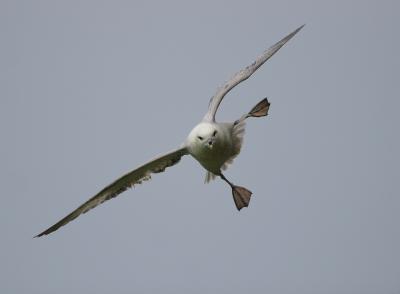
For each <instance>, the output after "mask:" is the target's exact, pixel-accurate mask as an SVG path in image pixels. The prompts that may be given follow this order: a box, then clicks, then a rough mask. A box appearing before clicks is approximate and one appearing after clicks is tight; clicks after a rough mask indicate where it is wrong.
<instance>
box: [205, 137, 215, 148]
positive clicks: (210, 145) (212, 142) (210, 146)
mask: <svg viewBox="0 0 400 294" xmlns="http://www.w3.org/2000/svg"><path fill="white" fill-rule="evenodd" d="M206 146H207V148H209V149H212V148H213V147H214V140H213V138H210V139H208V140H207V142H206Z"/></svg>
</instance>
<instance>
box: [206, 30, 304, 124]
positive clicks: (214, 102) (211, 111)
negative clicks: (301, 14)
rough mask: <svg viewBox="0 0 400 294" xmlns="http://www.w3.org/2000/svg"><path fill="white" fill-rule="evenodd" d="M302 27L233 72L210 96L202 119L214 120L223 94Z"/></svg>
mask: <svg viewBox="0 0 400 294" xmlns="http://www.w3.org/2000/svg"><path fill="white" fill-rule="evenodd" d="M303 27H304V25H302V26H301V27H299V28H297V29H296V30H294V31H293V32H291V33H290V34H289V35H287V36H286V37H284V38H283V39H282V40H280V41H279V42H278V43H276V44H275V45H273V46H272V47H270V48H268V49H267V50H265V51H264V52H263V53H262V54H261V55H260V56H258V58H257V59H256V60H255V61H254V62H253V63H252V64H250V65H249V66H247V67H245V68H244V69H242V70H241V71H239V72H237V73H236V74H234V75H233V77H232V78H231V79H230V80H229V81H227V82H226V83H225V84H224V85H222V87H220V88H219V89H218V90H217V92H216V93H215V95H214V96H213V97H212V98H211V100H210V104H209V105H208V111H207V113H206V115H205V116H204V118H203V120H205V121H212V122H213V121H215V113H216V112H217V109H218V106H219V104H220V103H221V101H222V99H223V98H224V96H225V95H226V94H227V93H228V92H229V91H230V90H232V89H233V88H234V87H235V86H237V85H238V84H240V83H241V82H243V81H245V80H247V79H248V78H249V77H250V76H251V75H252V74H253V73H254V72H255V71H256V70H257V69H258V68H259V67H260V66H261V65H263V64H264V63H265V62H266V61H267V60H268V59H270V58H271V57H272V55H274V54H275V53H276V52H277V51H278V50H279V49H280V48H281V47H282V46H283V45H285V44H286V42H287V41H289V40H290V39H291V38H292V37H293V36H294V35H296V34H297V33H298V32H299V31H300V30H301V29H302V28H303Z"/></svg>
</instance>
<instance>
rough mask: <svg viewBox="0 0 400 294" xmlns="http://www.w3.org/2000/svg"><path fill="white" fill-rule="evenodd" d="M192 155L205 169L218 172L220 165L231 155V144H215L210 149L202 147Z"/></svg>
mask: <svg viewBox="0 0 400 294" xmlns="http://www.w3.org/2000/svg"><path fill="white" fill-rule="evenodd" d="M192 155H193V157H194V158H195V159H196V160H197V161H198V162H199V163H200V164H201V165H202V166H203V167H204V168H205V169H206V170H208V171H210V172H212V173H214V174H219V172H220V168H221V166H222V165H223V164H224V163H225V162H226V161H227V160H228V159H229V158H230V157H231V156H232V146H231V144H216V145H215V146H214V147H213V148H212V149H209V148H202V149H200V150H198V152H196V154H192Z"/></svg>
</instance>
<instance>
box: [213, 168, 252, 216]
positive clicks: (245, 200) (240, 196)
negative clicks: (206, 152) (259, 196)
mask: <svg viewBox="0 0 400 294" xmlns="http://www.w3.org/2000/svg"><path fill="white" fill-rule="evenodd" d="M219 176H220V177H221V179H223V180H224V181H225V182H227V183H228V184H229V186H231V188H232V196H233V201H235V204H236V208H237V209H238V210H241V209H242V208H243V207H247V206H249V202H250V197H251V194H252V192H251V191H249V190H247V189H246V188H244V187H240V186H236V185H234V184H232V183H231V182H230V181H229V180H228V179H227V178H225V176H224V175H223V174H222V173H220V174H219Z"/></svg>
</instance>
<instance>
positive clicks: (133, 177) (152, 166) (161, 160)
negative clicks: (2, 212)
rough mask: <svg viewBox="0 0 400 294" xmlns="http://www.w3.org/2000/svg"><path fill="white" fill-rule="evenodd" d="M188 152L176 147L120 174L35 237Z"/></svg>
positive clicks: (60, 225)
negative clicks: (122, 174)
mask: <svg viewBox="0 0 400 294" xmlns="http://www.w3.org/2000/svg"><path fill="white" fill-rule="evenodd" d="M186 154H188V152H187V149H186V147H183V148H180V149H177V150H175V151H172V152H169V153H167V154H164V155H162V156H159V157H157V158H155V159H153V160H151V161H149V162H148V163H146V164H144V165H142V166H140V167H138V168H137V169H135V170H133V171H131V172H129V173H127V174H126V175H124V176H122V177H121V178H119V179H118V180H116V181H115V182H113V183H112V184H110V185H108V186H107V187H105V188H104V189H103V190H101V191H100V192H99V193H97V194H96V195H95V196H93V197H92V198H90V199H89V200H88V201H86V202H85V203H83V204H82V205H81V206H79V207H78V208H77V209H75V210H74V211H73V212H71V213H70V214H68V215H67V216H66V217H64V218H63V219H62V220H60V221H59V222H57V223H56V224H54V225H53V226H51V227H50V228H48V229H47V230H45V231H43V232H42V233H40V234H38V235H37V236H35V237H40V236H43V235H47V234H50V233H52V232H54V231H56V230H58V229H59V228H60V227H62V226H64V225H66V224H67V223H69V222H70V221H72V220H74V219H75V218H77V217H78V216H80V215H81V214H83V213H86V212H88V211H89V210H91V209H92V208H95V207H96V206H98V205H100V204H101V203H103V202H105V201H107V200H109V199H111V198H114V197H116V196H118V195H119V194H121V193H122V192H124V191H126V190H127V189H129V188H131V187H132V186H134V185H135V184H140V183H141V182H143V181H146V180H149V179H150V178H151V173H160V172H163V171H164V170H165V169H166V168H167V167H170V166H173V165H175V164H177V163H178V162H179V161H180V159H181V157H182V156H183V155H186Z"/></svg>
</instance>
